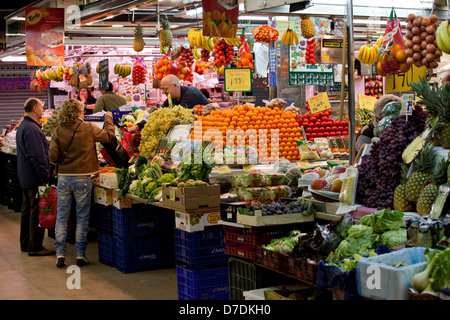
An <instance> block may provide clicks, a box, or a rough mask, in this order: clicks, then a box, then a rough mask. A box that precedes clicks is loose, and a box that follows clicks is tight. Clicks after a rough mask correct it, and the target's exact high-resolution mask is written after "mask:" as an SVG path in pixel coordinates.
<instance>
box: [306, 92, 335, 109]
mask: <svg viewBox="0 0 450 320" xmlns="http://www.w3.org/2000/svg"><path fill="white" fill-rule="evenodd" d="M308 105H309V110H310V111H311V114H314V113H316V112H319V111H325V110H327V109H331V105H330V101H329V100H328V94H327V93H326V92H324V93H321V94H318V95H317V96H314V97H311V98H308Z"/></svg>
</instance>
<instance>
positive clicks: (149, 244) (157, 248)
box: [113, 237, 175, 273]
mask: <svg viewBox="0 0 450 320" xmlns="http://www.w3.org/2000/svg"><path fill="white" fill-rule="evenodd" d="M172 239H173V238H172V237H170V238H167V237H151V238H141V239H133V240H128V241H121V240H119V239H117V238H115V237H113V250H114V266H115V267H116V269H117V270H119V271H120V272H122V273H131V272H136V271H140V270H152V269H165V268H172V267H174V265H175V263H174V256H173V250H174V249H173V240H172Z"/></svg>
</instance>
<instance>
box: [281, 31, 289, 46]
mask: <svg viewBox="0 0 450 320" xmlns="http://www.w3.org/2000/svg"><path fill="white" fill-rule="evenodd" d="M287 33H288V32H287V31H285V32H284V33H283V36H282V37H281V43H282V44H286V36H287Z"/></svg>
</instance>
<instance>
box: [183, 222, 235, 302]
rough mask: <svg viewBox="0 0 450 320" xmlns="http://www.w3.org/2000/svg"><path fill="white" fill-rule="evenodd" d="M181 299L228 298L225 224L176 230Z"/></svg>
mask: <svg viewBox="0 0 450 320" xmlns="http://www.w3.org/2000/svg"><path fill="white" fill-rule="evenodd" d="M174 233H175V262H176V267H177V281H178V299H179V300H228V299H229V293H230V287H229V283H228V264H227V263H228V256H227V255H226V254H225V243H224V242H223V237H224V230H223V228H222V227H221V226H219V227H209V228H205V230H203V231H195V232H188V231H184V230H181V229H178V228H176V229H174Z"/></svg>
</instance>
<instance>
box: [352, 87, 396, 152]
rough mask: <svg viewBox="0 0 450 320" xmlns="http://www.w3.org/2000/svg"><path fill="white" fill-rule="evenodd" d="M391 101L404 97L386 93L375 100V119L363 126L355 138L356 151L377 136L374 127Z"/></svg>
mask: <svg viewBox="0 0 450 320" xmlns="http://www.w3.org/2000/svg"><path fill="white" fill-rule="evenodd" d="M389 102H402V98H400V97H398V96H396V95H393V94H385V95H384V96H381V97H380V98H379V99H378V100H377V101H376V102H375V104H374V105H373V116H374V118H375V119H374V120H373V121H371V122H370V123H369V124H367V125H365V126H364V127H362V128H361V130H359V131H358V133H357V135H356V140H355V151H356V153H358V151H359V150H360V149H361V147H362V146H364V145H365V144H370V143H371V141H372V138H373V137H374V136H375V134H374V128H375V126H376V124H377V123H378V122H379V121H380V120H381V119H383V113H382V112H381V111H382V110H383V108H384V106H385V105H386V104H388V103H389Z"/></svg>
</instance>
